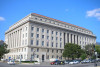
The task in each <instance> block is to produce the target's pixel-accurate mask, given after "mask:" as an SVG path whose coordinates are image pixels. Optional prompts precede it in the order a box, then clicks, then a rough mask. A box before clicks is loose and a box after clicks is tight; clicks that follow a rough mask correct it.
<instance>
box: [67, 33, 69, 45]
mask: <svg viewBox="0 0 100 67" xmlns="http://www.w3.org/2000/svg"><path fill="white" fill-rule="evenodd" d="M67 43H69V33H67Z"/></svg>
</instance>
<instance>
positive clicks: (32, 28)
mask: <svg viewBox="0 0 100 67" xmlns="http://www.w3.org/2000/svg"><path fill="white" fill-rule="evenodd" d="M31 30H32V31H33V30H34V27H31ZM37 32H39V28H37ZM42 33H44V29H42ZM47 33H49V30H47ZM51 34H54V31H52V32H51ZM56 35H58V32H56ZM61 35H62V33H60V36H61Z"/></svg>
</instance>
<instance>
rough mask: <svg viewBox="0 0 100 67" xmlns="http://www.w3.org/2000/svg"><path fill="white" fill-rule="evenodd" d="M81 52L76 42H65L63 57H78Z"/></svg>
mask: <svg viewBox="0 0 100 67" xmlns="http://www.w3.org/2000/svg"><path fill="white" fill-rule="evenodd" d="M81 54H82V49H81V46H79V45H77V44H72V43H67V44H66V45H65V47H64V52H63V57H65V58H66V57H67V58H68V59H69V58H72V59H74V58H79V57H80V56H81Z"/></svg>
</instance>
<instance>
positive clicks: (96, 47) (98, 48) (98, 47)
mask: <svg viewBox="0 0 100 67" xmlns="http://www.w3.org/2000/svg"><path fill="white" fill-rule="evenodd" d="M95 49H96V52H97V53H98V55H99V57H100V45H95Z"/></svg>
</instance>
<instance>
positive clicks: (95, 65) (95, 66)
mask: <svg viewBox="0 0 100 67" xmlns="http://www.w3.org/2000/svg"><path fill="white" fill-rule="evenodd" d="M93 48H94V57H95V63H94V67H97V64H96V55H97V53H96V49H95V44H94V45H93Z"/></svg>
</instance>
